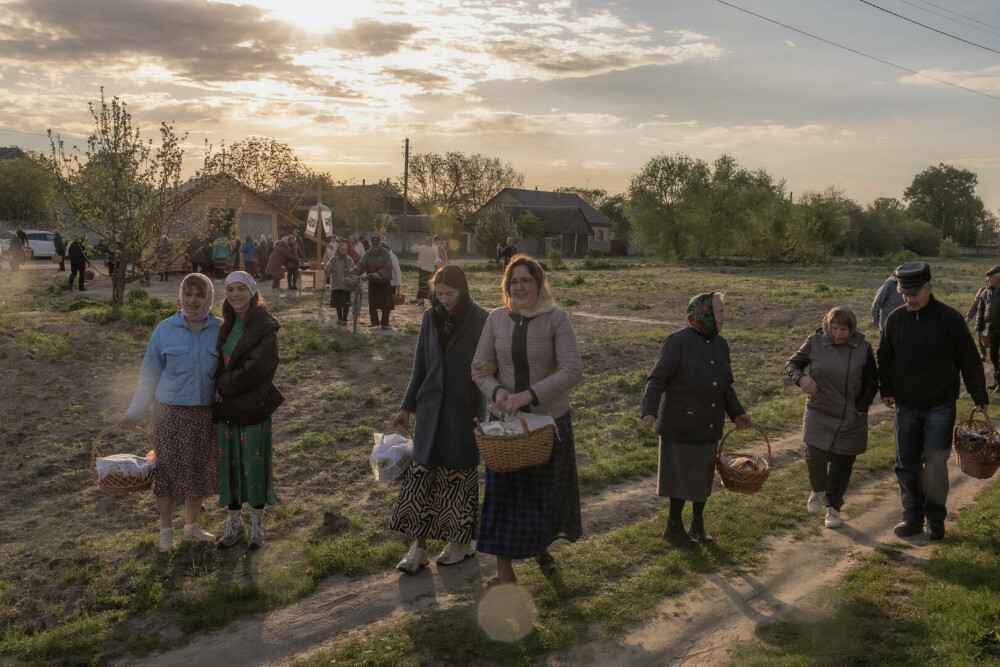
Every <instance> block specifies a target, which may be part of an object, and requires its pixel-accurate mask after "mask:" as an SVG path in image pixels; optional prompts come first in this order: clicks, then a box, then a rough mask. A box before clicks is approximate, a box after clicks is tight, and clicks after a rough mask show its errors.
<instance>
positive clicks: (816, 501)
mask: <svg viewBox="0 0 1000 667" xmlns="http://www.w3.org/2000/svg"><path fill="white" fill-rule="evenodd" d="M825 495H826V493H825V492H824V491H813V492H812V493H810V494H809V500H807V501H806V509H807V510H809V513H810V514H816V513H817V512H819V508H820V507H822V506H823V496H825Z"/></svg>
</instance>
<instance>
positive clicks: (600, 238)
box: [597, 229, 604, 241]
mask: <svg viewBox="0 0 1000 667" xmlns="http://www.w3.org/2000/svg"><path fill="white" fill-rule="evenodd" d="M597 240H598V241H603V240H604V230H603V229H598V230H597Z"/></svg>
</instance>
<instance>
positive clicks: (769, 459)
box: [716, 424, 771, 466]
mask: <svg viewBox="0 0 1000 667" xmlns="http://www.w3.org/2000/svg"><path fill="white" fill-rule="evenodd" d="M750 428H752V429H754V430H755V431H757V432H758V433H760V435H761V437H762V438H764V444H765V445H767V465H768V466H770V465H771V441H770V440H768V439H767V433H764V430H763V429H762V428H761V427H759V426H757V425H756V424H750ZM736 430H737V428H736V426H732V427H730V429H729V430H728V431H726V434H725V435H724V436H722V440H720V441H719V452H718V454H717V455H716V458H718V459H721V458H722V448H723V446H724V445H725V444H726V439H727V438H728V437H729V436H730V435H732V433H733V431H736Z"/></svg>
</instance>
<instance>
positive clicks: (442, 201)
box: [410, 152, 524, 219]
mask: <svg viewBox="0 0 1000 667" xmlns="http://www.w3.org/2000/svg"><path fill="white" fill-rule="evenodd" d="M523 184H524V174H522V173H521V172H519V171H516V170H515V169H514V167H513V165H511V164H510V163H509V162H507V163H505V162H503V161H501V160H500V158H496V157H489V156H486V155H483V154H481V153H476V154H475V155H466V154H465V153H460V152H451V153H445V154H444V155H442V154H440V153H418V154H415V155H413V156H412V157H411V158H410V193H411V196H412V198H413V200H414V202H415V203H416V205H417V207H418V208H419V209H420V210H422V211H424V212H425V213H451V214H453V215H455V216H457V217H458V218H459V219H465V218H467V217H468V216H469V214H471V213H473V212H475V211H476V210H478V209H479V208H481V207H482V206H483V204H485V203H486V202H488V201H489V200H490V199H491V198H492V197H493V196H494V195H496V194H497V193H498V192H500V191H501V190H503V189H504V188H518V187H521V186H522V185H523Z"/></svg>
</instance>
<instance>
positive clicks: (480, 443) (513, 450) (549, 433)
mask: <svg viewBox="0 0 1000 667" xmlns="http://www.w3.org/2000/svg"><path fill="white" fill-rule="evenodd" d="M521 426H522V427H523V428H524V433H518V434H516V435H486V434H484V433H480V432H479V429H476V446H477V447H479V453H480V454H481V455H482V457H483V462H484V463H486V467H487V468H489V469H490V470H492V471H494V472H513V471H515V470H522V469H524V468H530V467H532V466H537V465H541V464H543V463H545V462H546V461H548V460H549V457H551V456H552V439H553V438H554V437H555V435H556V427H555V426H552V425H551V424H549V425H547V426H543V427H542V428H540V429H536V430H534V431H529V430H528V424H527V422H525V421H524V417H523V416H521Z"/></svg>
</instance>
